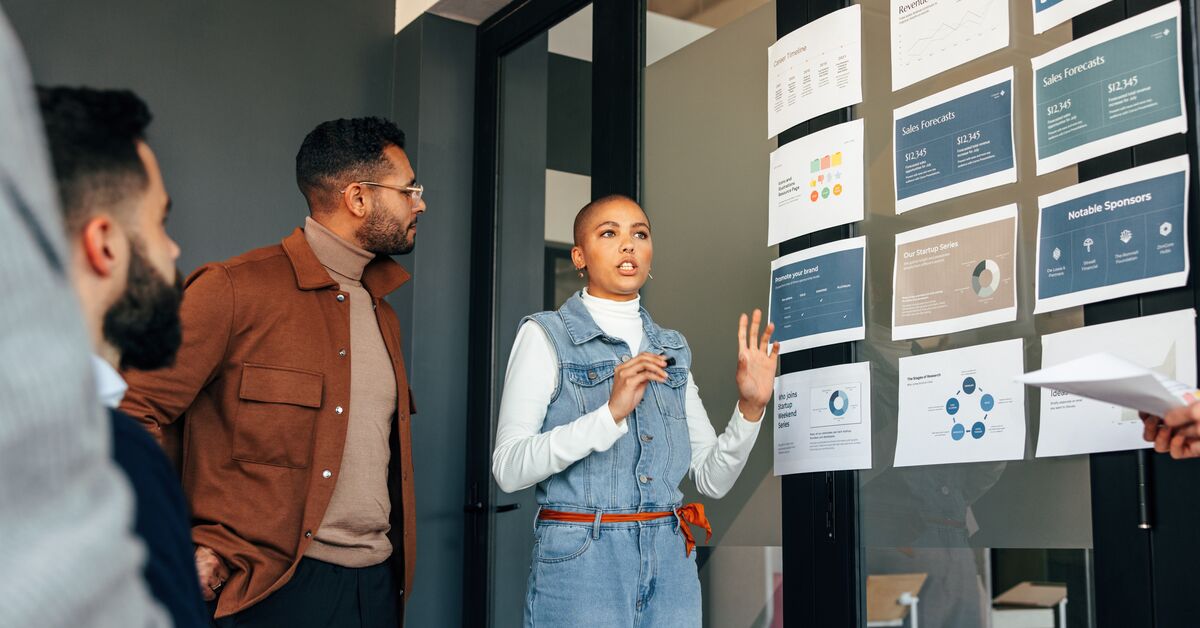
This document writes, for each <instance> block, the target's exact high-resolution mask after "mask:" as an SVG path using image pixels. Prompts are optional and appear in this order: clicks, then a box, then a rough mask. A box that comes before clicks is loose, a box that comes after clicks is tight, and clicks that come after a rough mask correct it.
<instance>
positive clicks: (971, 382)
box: [829, 377, 996, 441]
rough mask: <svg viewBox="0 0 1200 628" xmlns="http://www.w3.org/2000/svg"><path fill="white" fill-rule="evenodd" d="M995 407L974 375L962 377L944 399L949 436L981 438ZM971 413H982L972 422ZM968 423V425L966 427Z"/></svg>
mask: <svg viewBox="0 0 1200 628" xmlns="http://www.w3.org/2000/svg"><path fill="white" fill-rule="evenodd" d="M829 404H830V405H829V409H830V410H832V409H833V400H832V399H831V400H830V402H829ZM995 407H996V398H995V397H993V396H992V395H991V394H989V393H985V392H983V389H982V388H980V387H979V383H978V382H976V381H975V378H974V377H964V378H963V380H962V387H961V388H960V389H959V391H958V392H956V393H954V396H953V397H950V398H949V399H947V400H946V405H945V410H946V414H948V415H950V420H951V421H953V423H954V424H953V425H951V426H950V438H952V439H954V440H956V441H959V440H963V439H964V438H966V437H967V434H970V435H971V438H973V439H975V440H979V439H981V438H983V436H984V434H987V425H986V424H985V423H984V421H986V420H987V418H988V413H990V412H991V411H992V409H993V408H995ZM976 408H977V410H976ZM972 410H974V412H972ZM972 414H976V415H978V414H982V415H983V418H981V419H979V420H977V421H974V422H972V421H971V420H970V419H971V418H973V417H971V415H972ZM968 425H970V427H967V426H968Z"/></svg>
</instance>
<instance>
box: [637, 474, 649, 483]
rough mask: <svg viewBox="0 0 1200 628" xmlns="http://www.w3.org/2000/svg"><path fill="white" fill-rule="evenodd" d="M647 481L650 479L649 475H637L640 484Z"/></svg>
mask: <svg viewBox="0 0 1200 628" xmlns="http://www.w3.org/2000/svg"><path fill="white" fill-rule="evenodd" d="M649 481H650V477H649V476H646V475H639V476H638V482H641V483H642V484H646V483H648V482H649Z"/></svg>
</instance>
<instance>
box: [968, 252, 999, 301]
mask: <svg viewBox="0 0 1200 628" xmlns="http://www.w3.org/2000/svg"><path fill="white" fill-rule="evenodd" d="M999 287H1000V265H999V264H997V263H996V262H994V261H992V260H990V259H985V260H983V261H981V262H979V263H978V264H976V265H975V270H973V271H971V290H973V291H974V292H975V294H977V295H979V296H980V297H990V296H992V295H993V294H995V293H996V289H997V288H999Z"/></svg>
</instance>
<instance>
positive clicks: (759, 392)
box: [734, 309, 779, 422]
mask: <svg viewBox="0 0 1200 628" xmlns="http://www.w3.org/2000/svg"><path fill="white" fill-rule="evenodd" d="M748 318H749V320H747V319H748ZM747 323H749V326H750V329H749V331H747V330H746V325H747ZM761 324H762V310H758V309H756V310H754V315H753V317H752V318H751V317H747V316H746V315H745V314H742V317H741V319H740V320H739V321H738V365H737V375H736V376H735V377H734V379H735V380H736V381H737V387H738V410H739V411H740V412H741V413H742V416H744V417H746V420H747V421H752V422H753V421H758V420H759V419H762V417H763V413H764V412H765V411H766V409H767V402H768V401H770V400H771V393H773V392H774V390H775V369H776V367H777V366H778V365H779V343H778V342H776V343H772V342H771V334H772V333H774V332H775V324H774V323H767V328H766V329H764V330H763V333H762V335H761V336H759V334H758V328H759V326H760V325H761Z"/></svg>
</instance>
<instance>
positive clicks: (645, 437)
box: [642, 434, 654, 443]
mask: <svg viewBox="0 0 1200 628" xmlns="http://www.w3.org/2000/svg"><path fill="white" fill-rule="evenodd" d="M652 440H654V437H653V436H651V435H650V434H642V442H643V443H648V442H650V441H652Z"/></svg>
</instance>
